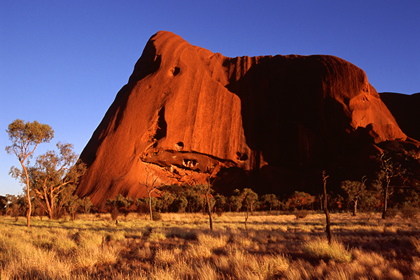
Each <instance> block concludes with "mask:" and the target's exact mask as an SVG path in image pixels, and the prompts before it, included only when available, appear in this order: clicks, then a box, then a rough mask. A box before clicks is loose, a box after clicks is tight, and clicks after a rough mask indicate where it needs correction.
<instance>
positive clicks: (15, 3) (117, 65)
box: [0, 0, 420, 195]
mask: <svg viewBox="0 0 420 280" xmlns="http://www.w3.org/2000/svg"><path fill="white" fill-rule="evenodd" d="M419 15H420V1H419V0H400V1H395V0H392V1H391V0H369V1H366V0H352V1H344V0H343V1H342V0H291V1H288V0H287V1H282V0H273V1H268V0H255V1H249V0H241V1H239V0H212V1H210V0H206V1H201V0H193V1H183V0H177V1H173V0H171V1H169V0H166V1H163V0H153V1H150V0H149V1H141V0H118V1H117V0H1V1H0V97H1V101H0V195H4V194H19V193H22V192H23V191H22V185H20V184H19V182H18V181H17V180H15V179H13V178H12V177H11V176H10V175H9V170H10V167H11V166H19V162H18V160H17V159H16V157H15V156H14V155H9V154H7V153H6V151H5V149H4V148H5V147H6V146H8V145H10V144H11V142H10V140H9V139H8V135H7V133H6V129H7V126H8V125H9V124H10V123H11V122H13V121H14V120H15V119H22V120H24V121H31V122H32V121H34V120H36V121H38V122H40V123H45V124H49V125H50V126H51V127H52V128H53V129H54V131H55V137H54V139H53V140H52V141H51V142H50V143H48V144H41V145H40V146H39V147H38V148H37V152H38V153H37V154H41V153H44V152H45V151H47V150H51V149H54V148H55V144H56V143H57V142H58V141H61V142H65V143H71V144H73V145H74V151H75V152H76V153H77V154H80V153H81V152H82V150H83V148H84V147H85V145H86V144H87V142H88V141H89V139H90V137H91V136H92V133H93V132H94V130H95V129H96V127H97V126H98V125H99V123H100V121H101V120H102V118H103V116H104V115H105V113H106V111H107V109H108V108H109V106H110V105H111V103H112V102H113V100H114V98H115V96H116V94H117V92H118V91H119V90H120V89H121V87H123V86H124V85H125V84H126V83H127V81H128V78H129V76H130V75H131V72H132V71H133V67H134V65H135V63H136V61H137V60H138V59H139V57H140V56H141V54H142V51H143V48H144V46H145V45H146V43H147V41H148V39H149V38H150V37H151V36H152V35H153V34H155V33H156V32H157V31H159V30H167V31H171V32H173V33H175V34H178V35H180V36H181V37H183V38H184V39H185V40H186V41H188V42H190V43H191V44H193V45H196V46H200V47H203V48H206V49H208V50H210V51H212V52H218V53H221V54H223V55H224V56H228V57H236V56H244V55H248V56H257V55H276V54H282V55H286V54H301V55H311V54H329V55H335V56H338V57H341V58H343V59H345V60H347V61H349V62H351V63H353V64H355V65H356V66H358V67H360V68H362V69H363V70H364V71H365V72H366V73H367V76H368V79H369V81H370V83H371V84H372V85H373V86H374V87H375V88H376V90H377V91H378V92H385V91H387V92H398V93H404V94H412V93H417V92H420V17H419ZM32 162H34V159H32Z"/></svg>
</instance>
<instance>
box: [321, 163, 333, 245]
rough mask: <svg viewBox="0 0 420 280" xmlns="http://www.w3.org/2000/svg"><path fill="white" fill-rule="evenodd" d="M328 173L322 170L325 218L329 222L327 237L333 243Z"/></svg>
mask: <svg viewBox="0 0 420 280" xmlns="http://www.w3.org/2000/svg"><path fill="white" fill-rule="evenodd" d="M328 177H329V176H328V175H326V172H325V171H323V172H322V181H323V182H324V213H325V219H326V222H327V226H326V228H325V231H326V232H327V239H328V244H331V239H332V236H331V221H330V212H329V211H328V195H327V179H328Z"/></svg>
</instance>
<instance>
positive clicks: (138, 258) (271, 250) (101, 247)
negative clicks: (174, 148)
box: [0, 213, 420, 280]
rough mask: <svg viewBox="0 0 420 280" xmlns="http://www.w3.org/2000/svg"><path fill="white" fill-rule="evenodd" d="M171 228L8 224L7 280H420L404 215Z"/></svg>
mask: <svg viewBox="0 0 420 280" xmlns="http://www.w3.org/2000/svg"><path fill="white" fill-rule="evenodd" d="M213 219H214V221H213V223H214V230H213V231H210V230H209V229H208V221H207V216H206V215H203V214H170V213H167V214H165V213H164V214H162V220H161V221H149V220H148V218H147V216H138V215H137V214H129V215H128V216H127V217H126V218H123V219H122V220H120V221H119V222H118V223H116V222H115V221H112V220H111V218H110V215H109V214H99V215H93V214H91V215H81V216H79V218H78V219H77V220H75V221H69V220H68V219H61V220H57V221H53V220H48V219H47V218H43V219H42V220H41V219H40V218H34V219H33V222H32V227H31V228H27V227H26V226H25V221H24V218H20V220H18V221H15V219H14V218H10V217H6V216H4V217H0V229H1V230H0V268H1V273H0V279H2V280H3V279H203V280H204V279H206V280H212V279H250V280H251V279H252V280H254V279H334V280H337V279H420V222H419V221H418V220H417V219H416V218H413V219H403V218H401V217H400V216H399V215H397V216H396V217H394V218H390V219H387V220H382V219H380V214H359V215H358V216H356V217H353V216H351V215H350V214H332V231H333V237H334V242H332V244H328V243H327V241H326V237H325V232H324V229H325V226H324V216H323V215H322V214H317V213H312V214H309V215H307V216H306V217H305V218H302V219H296V216H295V215H281V214H280V213H272V214H268V213H264V214H263V213H254V214H253V215H251V216H249V218H248V220H247V223H246V225H245V223H244V221H245V214H243V213H225V214H223V215H221V216H216V217H214V218H213Z"/></svg>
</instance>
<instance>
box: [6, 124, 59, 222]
mask: <svg viewBox="0 0 420 280" xmlns="http://www.w3.org/2000/svg"><path fill="white" fill-rule="evenodd" d="M6 132H7V134H8V135H9V139H10V141H11V142H12V145H10V146H7V147H6V152H7V153H9V154H14V155H15V156H16V157H17V158H18V160H19V163H20V169H19V168H17V167H14V166H13V167H12V168H11V169H10V174H11V175H12V177H13V178H16V179H18V180H20V182H21V183H22V184H23V185H24V186H25V187H24V190H25V194H26V202H27V203H26V207H27V208H26V220H27V226H28V227H30V226H31V213H32V202H31V181H30V178H29V170H28V165H29V164H30V159H31V158H32V157H33V155H34V152H35V150H36V148H37V147H38V145H39V144H41V143H48V142H50V140H51V139H52V138H53V137H54V130H53V129H52V128H51V126H49V125H47V124H41V123H39V122H37V121H33V122H24V121H23V120H20V119H16V120H15V121H13V122H12V123H11V124H9V126H8V128H7V130H6Z"/></svg>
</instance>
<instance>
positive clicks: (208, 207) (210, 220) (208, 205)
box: [206, 187, 213, 231]
mask: <svg viewBox="0 0 420 280" xmlns="http://www.w3.org/2000/svg"><path fill="white" fill-rule="evenodd" d="M209 195H210V187H209V189H208V191H207V193H206V203H207V214H208V215H209V224H210V230H211V231H213V217H212V213H211V206H210V198H209Z"/></svg>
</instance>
